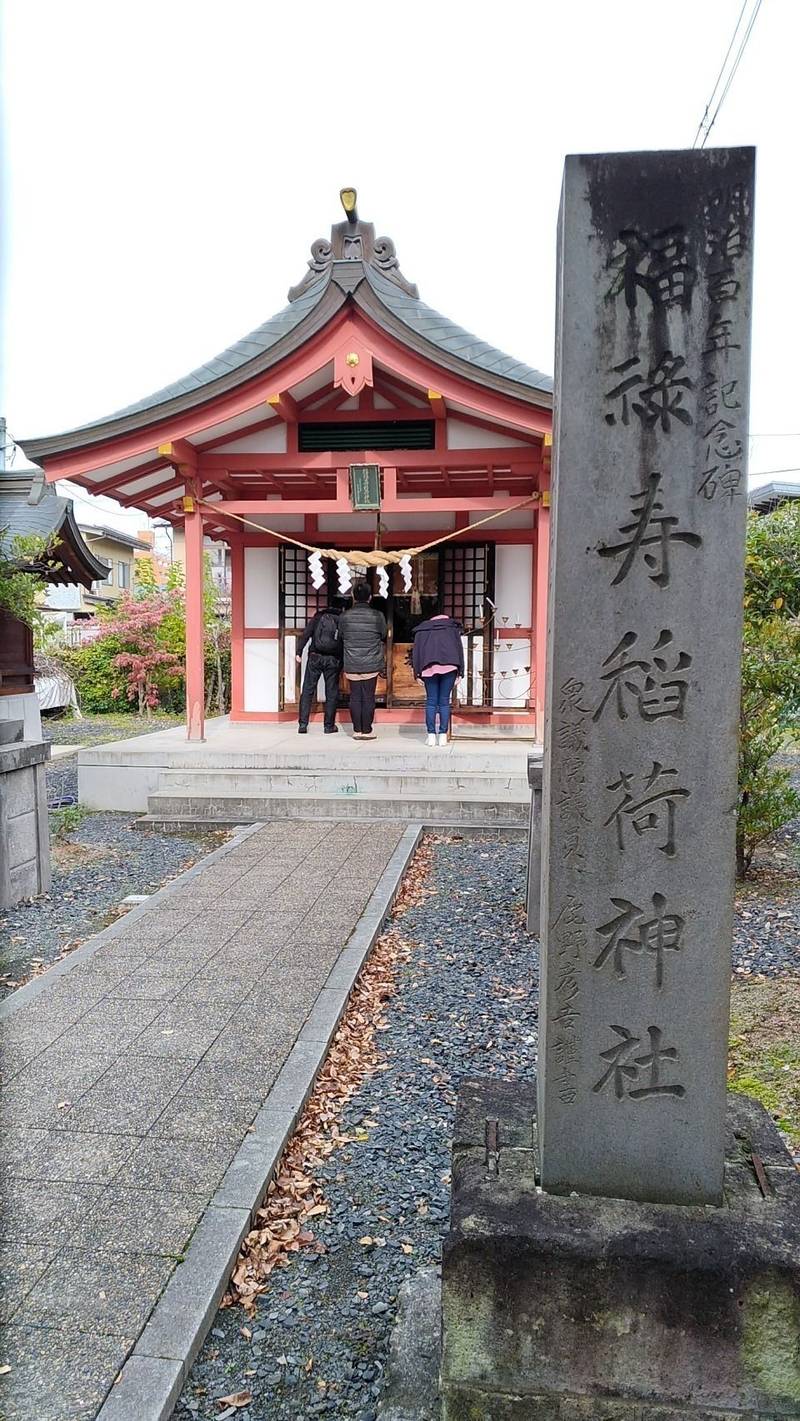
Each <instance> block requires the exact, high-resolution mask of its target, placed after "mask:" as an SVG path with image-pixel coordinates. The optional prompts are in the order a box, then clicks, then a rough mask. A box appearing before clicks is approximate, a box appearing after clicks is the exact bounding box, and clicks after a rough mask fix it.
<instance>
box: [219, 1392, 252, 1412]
mask: <svg viewBox="0 0 800 1421" xmlns="http://www.w3.org/2000/svg"><path fill="white" fill-rule="evenodd" d="M215 1400H216V1403H217V1406H235V1407H236V1408H237V1410H238V1409H239V1408H241V1407H242V1406H249V1405H250V1402H251V1401H252V1400H253V1393H252V1391H235V1392H232V1393H231V1395H230V1396H218V1397H216V1398H215Z"/></svg>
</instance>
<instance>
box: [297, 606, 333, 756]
mask: <svg viewBox="0 0 800 1421" xmlns="http://www.w3.org/2000/svg"><path fill="white" fill-rule="evenodd" d="M339 616H340V612H339V608H338V607H324V608H323V609H322V610H321V611H319V612H317V613H316V614H315V615H314V616H313V617H312V618H311V621H310V622H309V623H308V626H307V627H306V629H305V631H304V632H303V635H302V636H301V638H300V640H299V642H298V643H297V662H298V665H299V664H300V662H302V659H303V649H304V647H306V646H308V660H307V662H306V674H305V676H304V677H303V689H302V691H301V693H300V717H299V724H298V727H297V729H298V732H299V734H300V735H305V734H307V732H308V718H309V716H310V714H311V702H312V701H313V699H314V692H315V691H316V689H317V686H318V685H319V678H320V676H322V677H324V680H325V734H326V735H335V734H336V732H337V730H338V729H339V727H338V725H337V724H336V702H337V700H338V698H339V675H340V673H341V669H342V638H341V634H340V631H339ZM309 643H310V645H309Z"/></svg>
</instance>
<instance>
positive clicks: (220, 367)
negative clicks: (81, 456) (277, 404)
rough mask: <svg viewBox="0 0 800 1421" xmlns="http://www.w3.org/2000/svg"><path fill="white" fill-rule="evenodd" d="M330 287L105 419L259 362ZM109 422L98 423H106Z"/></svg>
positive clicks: (312, 291) (320, 286) (318, 288)
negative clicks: (256, 361) (187, 372)
mask: <svg viewBox="0 0 800 1421" xmlns="http://www.w3.org/2000/svg"><path fill="white" fill-rule="evenodd" d="M327 284H328V283H327V280H326V279H325V278H324V277H321V278H320V281H319V282H318V283H316V284H315V285H314V286H313V287H310V288H309V290H308V291H307V292H305V293H304V294H303V295H302V296H301V297H299V298H298V300H297V301H294V302H292V303H291V304H290V305H289V306H284V308H283V310H282V311H278V313H277V315H275V316H271V317H270V319H269V320H268V321H264V322H263V324H262V325H260V326H257V327H256V329H255V330H254V331H251V332H250V334H249V335H246V336H243V337H242V339H241V340H237V341H236V342H235V344H234V345H230V346H228V348H227V350H223V351H221V352H220V354H219V355H214V356H212V357H211V359H210V360H207V361H205V363H204V364H203V365H198V367H197V369H196V370H191V371H190V372H189V374H188V375H184V376H183V378H182V379H181V380H174V381H173V382H172V384H171V385H164V386H163V388H162V389H160V390H156V391H155V392H154V394H152V395H145V397H144V399H141V400H136V401H135V402H134V403H133V404H132V405H125V407H124V408H123V409H121V410H115V411H114V413H113V414H110V415H107V416H106V420H112V419H122V418H124V416H125V415H129V414H139V413H141V412H142V411H143V410H150V409H153V408H156V407H158V406H159V405H164V404H168V403H169V402H170V401H171V400H174V399H177V398H178V397H179V396H180V395H188V394H190V393H191V392H192V391H194V390H202V389H204V388H205V386H206V385H211V384H213V382H214V381H215V380H218V379H219V378H220V377H221V376H223V375H229V374H230V372H231V371H232V370H239V369H241V367H242V366H244V365H248V364H249V363H250V361H251V360H256V359H258V357H259V356H261V355H264V354H265V353H266V352H267V351H268V350H271V349H272V347H273V346H274V345H277V343H278V341H280V340H282V339H283V337H284V336H285V335H288V334H289V333H290V332H291V331H293V330H295V328H296V327H297V326H299V325H300V324H301V322H302V321H304V320H305V318H306V316H307V315H308V313H309V311H311V310H313V308H314V307H315V306H316V304H317V302H318V301H319V299H320V297H321V296H322V294H323V292H324V290H325V288H326V286H327ZM106 420H103V421H100V420H97V421H95V422H96V423H98V424H99V423H105V422H106Z"/></svg>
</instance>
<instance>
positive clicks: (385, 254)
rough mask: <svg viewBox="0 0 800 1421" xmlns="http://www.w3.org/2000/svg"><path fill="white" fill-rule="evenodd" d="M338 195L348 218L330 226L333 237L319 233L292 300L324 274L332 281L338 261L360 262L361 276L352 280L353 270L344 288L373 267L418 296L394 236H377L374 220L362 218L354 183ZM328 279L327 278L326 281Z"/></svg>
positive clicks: (292, 290) (412, 294)
mask: <svg viewBox="0 0 800 1421" xmlns="http://www.w3.org/2000/svg"><path fill="white" fill-rule="evenodd" d="M339 197H340V200H341V203H342V207H343V208H344V211H345V216H346V221H344V222H337V223H335V224H334V226H333V227H332V228H331V236H330V241H326V240H325V238H324V237H319V238H317V240H316V241H315V242H312V244H311V260H310V261H309V263H308V268H309V269H308V271H307V272H306V274H305V276H304V277H303V280H302V281H301V282H299V284H298V285H297V286H293V287H292V288H291V290H290V291H289V300H290V301H297V299H298V298H299V297H300V296H303V295H304V294H305V292H306V291H308V290H309V288H310V287H312V286H316V285H317V283H318V282H319V279H320V277H321V276H323V275H324V274H327V278H328V281H330V280H331V278H332V276H333V274H334V273H333V267H334V263H336V262H359V263H361V266H362V272H361V273H359V274H358V278H357V279H356V280H353V278H354V277H356V273H355V271H354V272H352V273H349V274H348V279H347V281H346V284H344V283H343V285H344V289H346V290H348V291H352V290H355V287H356V286H357V285H358V284H359V280H360V279H361V277H363V275H364V272H363V268H364V267H372V270H373V271H377V272H380V274H381V275H382V276H384V277H386V279H387V280H388V281H391V282H393V283H394V285H395V286H399V287H400V290H401V291H405V293H406V295H407V296H413V297H414V298H417V297H418V296H419V291H418V290H417V287H416V286H415V285H414V284H413V282H410V281H407V280H406V278H405V277H404V276H403V273H402V272H401V270H400V263H399V261H398V257H397V251H396V249H395V245H394V242H393V241H392V239H391V237H377V238H376V236H375V227H374V225H373V224H372V222H361V221H360V220H359V216H358V208H357V201H358V193H357V192H356V189H355V188H353V187H349V188H342V189H341V191H340V193H339ZM328 281H326V283H325V284H326V285H327V284H328Z"/></svg>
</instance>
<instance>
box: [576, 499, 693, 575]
mask: <svg viewBox="0 0 800 1421" xmlns="http://www.w3.org/2000/svg"><path fill="white" fill-rule="evenodd" d="M660 483H661V474H660V473H652V474H650V475H649V477H648V480H647V483H646V484H645V486H644V488H642V489H639V491H638V493H635V494H632V495H631V499H632V502H633V509H632V512H633V513H634V514H635V515H636V518H635V520H634V521H633V522H631V523H623V524H622V526H621V528H620V529H619V531H620V533H621V534H622V535H624V537H625V541H624V542H622V543H611V544H605V545H603V546H601V547H600V548H599V549H598V552H599V553H600V556H601V558H618V557H622V563H621V565H620V567H619V568H618V570H617V573H616V576H615V577H614V578H613V580H612V583H611V586H612V587H616V586H617V585H618V584H619V583H620V582H624V581H625V578H626V577H627V576H628V573H629V572H630V570H631V568H632V567H633V565H634V563H635V561H636V557H637V554H638V553H640V552H641V554H642V558H643V560H644V563H645V566H646V567H647V568H648V576H649V578H650V581H651V582H654V583H655V584H656V586H657V587H668V586H669V581H670V575H671V565H670V547H671V545H672V544H673V543H685V544H686V545H687V547H690V548H699V547H701V545H702V542H703V540H702V538H701V537H700V535H699V534H698V533H692V532H688V531H686V530H684V529H680V528H679V527H678V523H679V522H680V520H679V519H678V518H676V517H674V516H672V515H668V514H665V513H664V504H663V502H662V501H661V499H660V498H659V497H658V491H659V485H660ZM637 503H638V505H639V506H638V507H637V506H636V505H637Z"/></svg>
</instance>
